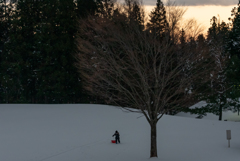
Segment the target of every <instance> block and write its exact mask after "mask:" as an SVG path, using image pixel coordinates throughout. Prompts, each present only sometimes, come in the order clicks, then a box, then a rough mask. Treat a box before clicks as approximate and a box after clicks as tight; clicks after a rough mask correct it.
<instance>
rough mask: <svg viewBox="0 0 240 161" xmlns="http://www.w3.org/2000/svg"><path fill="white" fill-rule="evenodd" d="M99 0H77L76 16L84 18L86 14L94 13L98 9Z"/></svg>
mask: <svg viewBox="0 0 240 161" xmlns="http://www.w3.org/2000/svg"><path fill="white" fill-rule="evenodd" d="M99 3H100V0H97V1H95V0H77V9H76V13H77V16H78V17H80V18H85V17H87V16H88V15H94V14H96V13H97V11H98V4H99Z"/></svg>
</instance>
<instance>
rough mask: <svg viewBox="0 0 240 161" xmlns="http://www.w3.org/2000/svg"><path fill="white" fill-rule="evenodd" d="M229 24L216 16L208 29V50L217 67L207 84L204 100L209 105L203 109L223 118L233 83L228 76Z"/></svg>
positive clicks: (220, 118)
mask: <svg viewBox="0 0 240 161" xmlns="http://www.w3.org/2000/svg"><path fill="white" fill-rule="evenodd" d="M227 34H228V26H227V24H226V23H225V22H222V23H220V22H219V20H218V19H217V18H216V17H215V16H214V17H213V18H212V19H211V27H210V28H209V29H208V39H207V42H208V50H209V54H210V55H211V57H212V59H213V61H214V64H215V68H214V69H213V70H212V72H211V74H210V77H211V82H209V84H207V86H206V89H208V90H207V92H206V93H205V96H204V97H205V98H204V100H206V101H207V103H208V105H207V106H205V107H204V108H203V109H202V110H203V111H205V112H206V111H208V112H211V113H214V114H216V115H219V120H222V112H223V110H225V109H227V108H229V101H228V100H229V97H230V95H229V94H230V93H229V92H230V89H231V84H230V81H229V79H228V77H227V72H228V71H227V68H228V62H229V55H228V53H227V52H226V45H225V42H226V38H227Z"/></svg>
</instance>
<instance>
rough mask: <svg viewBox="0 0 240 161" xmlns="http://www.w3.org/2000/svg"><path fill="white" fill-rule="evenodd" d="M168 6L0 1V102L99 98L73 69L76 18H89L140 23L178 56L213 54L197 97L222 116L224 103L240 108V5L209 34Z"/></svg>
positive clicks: (90, 0)
mask: <svg viewBox="0 0 240 161" xmlns="http://www.w3.org/2000/svg"><path fill="white" fill-rule="evenodd" d="M165 7H167V6H164V5H163V3H162V1H161V0H157V1H156V7H155V8H154V10H153V11H152V12H151V13H150V15H146V12H144V10H143V7H142V4H141V3H140V2H139V1H138V0H125V2H124V5H119V4H118V3H116V1H114V0H17V1H12V0H11V1H6V0H0V102H1V103H79V102H95V101H96V97H94V98H93V97H89V96H88V94H87V93H86V92H85V89H84V88H83V85H82V79H81V76H80V75H79V71H78V69H77V68H76V67H75V64H76V59H75V54H76V53H77V50H78V49H77V46H76V44H77V42H76V41H77V39H76V38H77V37H78V35H79V34H81V29H79V26H81V25H79V20H80V19H81V20H82V19H87V18H88V17H89V16H92V17H96V18H97V17H101V18H104V19H105V20H107V21H111V22H114V23H115V24H116V25H117V26H121V30H123V31H124V30H126V29H127V28H128V27H129V26H137V27H138V28H140V29H141V30H142V32H146V31H148V32H151V33H152V34H156V35H157V36H158V38H159V40H163V39H168V40H170V41H171V43H172V44H174V45H175V46H176V47H178V48H179V53H178V54H179V55H181V52H183V51H186V50H189V52H194V53H201V52H205V53H206V52H208V53H209V55H211V57H212V60H211V61H214V62H215V64H216V66H215V67H214V69H213V70H212V73H211V77H212V79H211V81H210V82H209V83H206V84H205V87H204V89H208V90H205V93H200V94H199V96H198V98H199V99H200V100H207V101H208V102H209V103H211V108H209V107H208V108H206V109H205V110H206V111H207V110H209V109H212V110H213V111H214V112H215V113H216V114H218V115H220V114H221V111H222V110H223V109H224V108H225V109H226V108H230V107H231V108H233V107H234V109H233V110H238V108H237V107H238V106H237V105H239V104H238V97H239V93H240V92H239V88H240V87H239V85H240V81H239V80H240V65H239V64H240V53H239V52H240V40H239V36H238V35H239V34H240V17H239V15H240V14H239V13H240V4H238V7H236V8H234V9H233V10H232V15H233V17H232V18H231V21H230V23H225V22H220V20H219V18H217V17H213V18H212V19H211V27H210V28H209V29H208V33H207V35H203V34H199V33H197V34H196V33H193V30H191V29H193V27H194V26H191V23H190V22H189V23H188V24H186V25H185V26H184V25H182V24H181V22H180V18H179V19H177V16H176V13H177V12H174V5H172V6H171V5H170V7H169V8H171V9H169V11H171V12H172V13H171V12H166V11H168V10H166V8H165ZM175 7H176V6H175ZM175 10H176V8H175ZM174 14H175V15H174ZM174 16H175V17H174ZM180 17H181V16H180ZM148 20H149V21H148ZM174 20H175V21H174ZM176 20H177V21H176ZM189 24H190V25H189ZM118 29H119V28H118ZM195 31H196V30H195ZM123 57H124V54H123ZM213 58H214V59H213ZM194 86H197V85H193V88H194ZM229 98H231V101H229ZM224 102H225V103H224ZM206 111H201V112H200V111H197V112H199V113H205V112H206ZM192 112H194V111H192ZM195 112H196V111H195Z"/></svg>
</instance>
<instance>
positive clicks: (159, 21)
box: [147, 0, 169, 40]
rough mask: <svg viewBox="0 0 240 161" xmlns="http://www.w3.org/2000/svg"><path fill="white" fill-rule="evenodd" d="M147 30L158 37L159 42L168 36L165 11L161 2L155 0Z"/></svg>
mask: <svg viewBox="0 0 240 161" xmlns="http://www.w3.org/2000/svg"><path fill="white" fill-rule="evenodd" d="M147 28H148V30H149V31H150V32H151V33H153V34H155V35H156V36H157V37H159V39H160V40H162V39H163V38H164V37H166V36H167V35H168V34H169V33H168V23H167V19H166V11H165V7H164V5H163V3H162V1H161V0H157V3H156V7H155V8H154V10H153V11H152V12H151V13H150V20H149V23H148V24H147ZM167 37H168V36H167Z"/></svg>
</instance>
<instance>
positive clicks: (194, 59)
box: [77, 17, 211, 157]
mask: <svg viewBox="0 0 240 161" xmlns="http://www.w3.org/2000/svg"><path fill="white" fill-rule="evenodd" d="M79 32H80V33H81V34H80V35H79V37H78V42H77V43H78V49H79V52H78V54H77V60H78V63H77V67H78V68H79V72H80V74H81V75H82V78H83V81H84V87H85V88H86V89H87V90H88V91H89V92H90V93H91V94H93V95H97V96H101V97H102V98H103V99H104V100H105V101H106V103H107V104H112V105H113V104H114V105H118V106H120V107H122V108H125V109H127V110H129V111H132V112H140V113H142V114H143V115H144V116H145V117H146V119H147V121H148V123H149V125H150V127H151V150H150V157H157V128H156V125H157V122H158V121H159V119H160V118H161V117H162V116H163V115H164V114H165V113H167V112H168V111H169V110H173V109H176V108H179V107H188V106H189V105H192V104H194V103H195V101H196V100H194V99H193V97H194V90H193V89H192V88H191V86H192V84H193V83H194V82H195V81H197V82H198V85H201V83H203V82H205V81H207V79H208V78H209V73H208V71H206V70H207V69H209V65H210V64H211V62H208V63H206V62H205V61H204V60H205V59H204V58H205V57H206V55H204V53H201V54H199V53H198V54H196V53H195V52H189V51H187V50H186V51H185V52H181V55H179V54H178V53H179V50H178V47H177V46H176V45H174V44H173V43H172V42H171V40H164V41H161V42H159V40H158V39H157V37H156V36H155V35H154V34H151V33H149V32H147V31H142V30H140V29H139V28H138V27H136V26H134V25H133V26H132V27H131V26H129V27H128V28H126V29H125V30H122V29H121V28H120V27H119V26H116V25H114V24H113V23H112V22H111V21H107V20H106V19H103V18H96V17H89V18H88V19H87V20H82V21H81V22H80V27H79ZM203 69H205V70H203ZM195 83H196V82H195Z"/></svg>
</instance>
